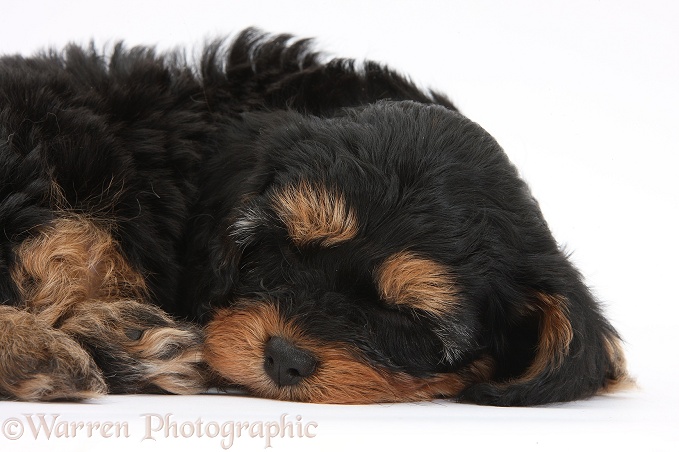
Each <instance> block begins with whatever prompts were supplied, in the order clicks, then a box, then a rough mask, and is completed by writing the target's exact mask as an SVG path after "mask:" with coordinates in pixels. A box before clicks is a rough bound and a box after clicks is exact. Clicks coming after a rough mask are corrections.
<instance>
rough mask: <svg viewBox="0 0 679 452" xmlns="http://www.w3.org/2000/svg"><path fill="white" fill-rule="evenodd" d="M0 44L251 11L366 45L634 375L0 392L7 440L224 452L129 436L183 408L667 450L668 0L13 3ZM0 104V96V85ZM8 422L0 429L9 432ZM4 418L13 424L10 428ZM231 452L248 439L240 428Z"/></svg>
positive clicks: (353, 46)
mask: <svg viewBox="0 0 679 452" xmlns="http://www.w3.org/2000/svg"><path fill="white" fill-rule="evenodd" d="M4 3H5V4H4V5H3V7H2V25H1V26H0V53H22V54H31V53H33V52H34V51H36V50H38V49H43V48H45V47H47V46H50V45H51V46H56V47H61V46H63V45H64V44H66V43H67V42H69V41H75V42H78V43H87V42H88V41H89V40H90V39H91V38H94V39H95V42H96V43H97V44H98V45H104V44H107V43H108V44H110V43H112V42H114V41H116V40H118V39H124V40H125V41H127V42H128V43H129V44H131V45H137V44H151V45H157V46H158V47H159V48H161V49H169V48H173V47H176V46H183V47H187V48H189V49H198V48H199V47H200V45H201V44H202V43H203V42H204V40H205V39H206V38H210V37H217V36H223V35H225V34H228V33H229V32H233V31H237V30H240V29H242V28H244V27H246V26H249V25H256V26H259V27H261V28H263V29H265V30H268V31H272V32H291V33H294V34H296V35H299V36H315V37H317V42H318V47H319V48H321V49H324V50H326V51H328V52H329V53H330V54H333V55H337V56H346V57H354V58H358V59H365V58H369V59H374V60H377V61H380V62H385V63H388V64H390V65H391V66H392V67H394V68H396V69H398V70H400V71H402V72H404V73H407V74H409V75H410V76H411V77H412V78H413V79H414V80H415V81H416V82H417V83H418V84H419V85H421V86H426V87H431V88H435V89H437V90H439V91H442V92H444V93H446V94H448V95H449V96H450V98H451V99H452V100H453V101H454V102H455V103H456V104H457V105H458V107H460V109H461V110H462V111H463V112H464V113H465V114H466V115H467V116H469V117H471V118H472V119H474V120H475V121H477V122H479V123H480V124H481V125H482V126H483V127H485V128H486V129H487V130H488V131H489V132H490V133H491V134H493V135H494V136H495V137H496V138H497V139H498V141H499V142H500V144H501V145H502V146H503V147H504V148H505V150H506V152H507V153H508V154H509V155H510V157H511V158H512V160H513V161H514V162H515V163H516V164H517V166H518V167H519V168H520V170H521V173H522V174H523V176H524V177H525V178H526V179H527V180H528V182H529V183H530V185H531V187H532V189H533V192H534V194H535V196H536V197H537V198H538V200H539V201H540V203H541V206H542V209H543V212H544V214H545V216H546V218H547V220H548V222H549V223H550V226H551V227H552V230H553V232H554V234H555V236H556V238H557V239H558V240H559V242H560V243H562V244H563V245H564V247H565V248H566V249H567V250H568V251H570V252H572V258H573V260H574V261H575V263H576V264H577V265H578V267H579V268H580V269H581V270H582V272H583V274H584V275H585V277H586V279H587V281H588V283H589V284H590V285H591V286H592V288H593V290H594V291H595V293H596V294H597V295H598V297H599V298H600V299H601V300H602V301H603V302H604V303H605V305H606V312H607V314H608V315H609V317H610V319H611V320H612V322H613V323H614V325H615V326H616V327H617V328H618V329H619V330H620V332H621V333H622V335H623V336H624V338H625V339H626V341H627V345H626V349H627V353H628V361H629V367H630V371H631V373H632V374H633V375H635V376H636V377H637V379H638V382H639V386H640V388H639V389H638V390H636V391H633V392H627V393H621V394H617V395H613V396H606V397H597V398H594V399H592V400H589V401H583V402H577V403H571V404H565V405H561V406H550V407H541V408H526V409H506V408H488V407H476V406H466V405H458V404H453V403H450V402H447V401H437V402H433V403H422V404H403V405H378V406H367V407H350V406H320V405H305V404H294V403H284V402H273V401H268V400H258V399H251V398H246V397H237V396H219V395H210V396H200V397H170V396H160V397H159V396H156V397H152V396H131V397H108V398H104V399H102V400H99V401H95V402H91V403H87V404H49V405H40V404H21V403H11V402H0V423H2V424H3V425H4V424H8V421H7V420H8V419H10V418H13V417H17V416H18V418H19V420H20V421H22V422H23V424H24V426H25V428H26V432H24V435H23V436H22V437H21V438H20V439H18V440H14V441H10V440H9V439H7V438H6V436H7V434H4V436H3V433H0V448H1V449H2V450H3V451H5V450H19V449H22V450H24V449H26V448H44V447H45V446H47V447H50V448H54V449H62V450H78V449H82V450H88V449H89V448H91V447H94V446H95V445H96V447H99V448H102V449H109V448H110V449H116V450H117V449H119V448H120V447H121V446H122V447H128V448H131V449H136V448H139V449H144V450H151V449H164V450H167V449H177V450H185V449H187V448H190V447H201V449H204V450H221V449H220V444H219V438H217V439H209V438H206V437H203V438H198V437H197V435H196V434H194V435H193V438H190V439H183V438H178V439H174V438H170V439H167V440H164V439H163V438H162V436H163V433H162V432H160V433H158V434H157V436H156V440H155V441H154V440H145V441H141V438H143V436H144V428H145V427H144V420H143V419H144V418H143V417H142V415H143V414H144V413H156V414H173V415H174V416H175V420H178V421H179V423H180V424H181V422H184V421H192V422H193V421H196V420H197V418H199V417H200V418H201V419H202V420H203V421H204V422H205V423H207V422H209V421H214V422H218V423H224V422H227V421H229V420H232V421H241V422H245V421H247V422H257V421H261V422H266V421H274V420H276V419H278V418H279V417H280V415H281V414H283V413H289V414H291V415H292V416H293V417H294V416H295V415H301V416H302V419H303V422H309V421H313V422H316V423H318V425H319V426H318V428H316V429H315V432H316V437H315V438H302V439H299V438H297V439H285V438H284V439H281V438H277V439H275V440H273V441H272V446H273V450H299V449H304V450H330V449H337V450H351V449H364V448H365V449H368V448H378V447H379V448H380V449H382V448H385V449H388V448H393V449H398V450H406V449H413V448H414V449H416V450H433V449H440V450H448V449H450V450H459V449H461V448H465V449H469V448H474V449H475V450H484V449H487V448H491V447H493V448H498V447H503V448H505V449H509V450H561V449H563V450H566V449H568V450H572V449H574V448H579V449H583V450H596V449H597V448H599V449H603V448H605V449H607V450H615V449H618V450H619V449H622V450H677V448H679V433H677V430H678V426H679V422H678V421H679V415H678V408H677V406H678V404H679V390H678V389H677V388H678V387H679V386H678V385H677V383H676V382H675V378H676V373H677V372H676V371H677V369H678V366H677V364H676V359H677V358H678V356H677V355H678V354H677V352H676V351H675V350H676V348H675V334H676V332H677V329H678V327H679V321H678V320H677V313H678V309H677V304H678V302H679V296H678V295H677V291H676V289H675V287H674V284H675V282H676V280H677V270H679V266H678V265H677V262H676V259H677V258H678V256H679V246H678V244H677V242H678V240H677V235H676V232H677V230H678V226H679V221H678V217H679V189H678V183H677V176H676V171H677V170H676V165H677V160H678V159H677V151H678V150H679V149H678V147H679V125H678V123H679V114H678V112H677V108H678V106H679V88H678V87H677V86H678V83H679V6H677V5H679V4H677V3H676V2H673V1H665V2H663V1H651V0H643V1H637V2H632V1H615V0H610V1H595V0H588V1H580V0H577V1H574V0H570V1H563V2H559V1H557V2H552V1H537V0H536V1H513V2H491V1H467V2H457V1H424V0H418V1H413V2H405V1H395V0H385V1H372V2H371V1H368V0H363V1H355V0H351V1H341V2H340V1H335V2H329V1H287V2H286V1H282V0H279V1H242V2H240V1H221V2H217V1H213V2H207V1H183V2H177V1H170V0H166V1H163V2H157V3H153V2H141V1H138V0H133V1H128V0H116V1H109V2H106V3H105V4H104V3H103V2H94V1H91V0H90V1H68V2H66V1H63V2H58V1H49V2H48V1H44V2H41V1H27V0H23V1H21V2H19V1H11V2H4ZM0 102H1V100H0ZM35 413H54V414H58V415H59V416H60V417H59V418H58V420H67V421H75V422H84V421H87V420H90V419H93V420H98V421H101V422H104V421H110V422H123V421H125V422H128V423H129V426H130V427H129V429H130V438H127V439H112V438H101V437H97V435H93V437H92V438H86V437H84V435H82V434H80V435H78V436H77V437H76V438H54V437H52V438H51V439H49V440H48V439H45V438H44V437H40V438H39V439H38V440H34V439H33V438H32V435H31V434H30V432H29V430H30V429H29V426H28V425H27V424H26V423H27V420H26V419H25V417H22V416H23V415H24V414H35ZM7 428H9V427H7ZM10 433H11V432H10ZM244 435H245V436H244V437H242V438H237V439H236V441H235V443H234V446H233V447H232V449H231V450H243V449H246V450H264V447H265V443H264V441H263V439H260V438H254V439H253V438H250V437H249V436H247V433H245V434H244Z"/></svg>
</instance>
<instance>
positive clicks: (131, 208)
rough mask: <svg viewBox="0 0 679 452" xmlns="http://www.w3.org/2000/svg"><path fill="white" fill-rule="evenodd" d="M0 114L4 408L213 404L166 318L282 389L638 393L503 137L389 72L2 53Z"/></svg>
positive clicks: (229, 363)
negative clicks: (49, 339) (107, 395)
mask: <svg viewBox="0 0 679 452" xmlns="http://www.w3.org/2000/svg"><path fill="white" fill-rule="evenodd" d="M0 98H2V99H3V103H2V105H0V124H1V125H2V135H3V137H2V138H3V140H2V143H0V158H1V159H2V160H3V165H2V169H1V170H0V171H3V174H2V175H1V177H2V181H3V184H2V192H0V199H2V203H1V204H0V222H2V223H3V229H4V231H5V234H4V237H3V238H2V239H1V240H2V255H0V264H1V265H2V272H1V273H0V290H1V291H2V301H3V303H4V306H2V309H3V311H4V312H3V317H2V318H3V333H2V338H1V341H2V346H3V350H5V351H4V352H3V356H2V360H0V361H1V362H0V366H2V368H0V393H2V394H4V395H6V396H10V397H17V398H23V399H47V398H58V397H75V398H79V397H85V396H87V395H88V394H90V393H91V392H93V391H94V392H100V391H102V390H104V385H108V387H109V389H112V390H114V391H130V392H134V391H146V390H150V389H155V390H158V389H160V390H163V391H169V392H180V393H183V392H195V391H198V390H200V389H202V388H203V385H204V382H203V377H202V373H201V372H200V369H199V366H200V362H201V361H202V355H201V353H200V350H199V346H198V343H199V341H200V340H201V338H200V335H201V333H200V332H198V331H197V330H196V328H195V327H194V326H192V325H190V324H186V323H176V322H175V321H173V320H172V319H170V318H169V317H167V315H166V314H165V313H169V314H171V315H173V316H177V317H183V318H185V319H188V320H193V321H198V322H202V323H205V324H206V329H205V344H206V345H205V349H204V354H205V356H204V358H205V360H206V361H207V364H208V365H209V366H210V368H211V369H212V371H213V372H214V373H215V374H216V375H217V377H218V378H219V379H220V380H222V381H224V382H225V383H228V384H238V385H242V386H244V387H246V388H247V389H249V390H251V391H252V392H253V393H255V394H258V395H262V396H267V397H275V398H283V399H294V400H303V401H315V402H340V403H342V402H345V403H361V402H380V401H398V400H420V399H426V398H432V397H437V396H455V397H460V398H461V399H463V400H469V401H474V402H478V403H488V404H497V405H529V404H540V403H548V402H554V401H564V400H572V399H576V398H580V397H586V396H589V395H591V394H594V393H596V392H597V391H599V390H601V389H604V388H608V387H611V385H612V384H616V383H619V382H620V381H622V380H624V378H625V371H624V363H623V361H622V359H623V358H622V353H621V351H620V349H619V345H618V342H619V340H618V337H617V334H616V333H615V331H614V330H613V329H612V328H611V327H610V325H609V324H608V323H607V322H606V321H605V319H603V317H602V316H601V314H600V311H599V309H598V307H597V305H596V303H595V301H594V300H593V299H592V296H591V295H590V293H589V292H588V290H587V289H586V287H585V286H584V284H583V283H582V281H581V278H580V276H579V274H578V273H577V271H576V270H575V269H574V268H573V267H572V265H571V264H570V263H569V262H568V260H567V259H566V257H565V256H564V255H563V253H562V252H561V251H560V250H559V249H558V247H557V245H556V243H555V242H554V240H553V239H552V237H551V234H550V232H549V229H548V227H547V225H546V223H545V221H544V220H543V218H542V215H541V213H540V211H539V208H538V205H537V203H536V202H535V201H534V200H533V199H532V197H531V196H530V193H529V191H528V189H527V187H526V185H525V184H524V183H523V182H522V181H521V180H520V179H519V177H518V175H517V172H516V170H515V169H514V167H513V166H512V165H511V164H510V162H509V161H508V160H507V158H506V156H505V154H504V153H503V152H502V150H501V149H500V147H499V146H498V145H497V144H496V143H495V141H494V140H493V139H492V138H491V137H490V136H489V135H488V134H487V133H486V132H485V131H483V130H482V129H481V128H480V127H478V126H477V125H476V124H474V123H472V122H471V121H469V120H468V119H466V118H465V117H464V116H462V115H460V114H459V113H458V112H457V111H456V109H455V108H454V107H453V105H452V104H451V103H450V102H449V101H447V100H446V99H445V98H444V97H443V96H440V95H437V94H433V93H425V92H422V91H421V90H419V89H417V88H416V87H415V86H414V85H413V84H411V83H410V82H409V81H407V80H406V79H404V78H402V77H400V76H398V75H397V74H395V73H393V72H391V71H389V70H387V69H385V68H383V67H380V66H378V65H375V64H371V63H368V64H366V65H365V66H363V67H361V68H355V67H354V65H353V64H352V63H351V62H349V61H342V60H333V61H331V62H328V63H322V62H321V59H320V58H319V57H318V56H317V55H315V54H313V53H310V52H309V50H308V44H307V43H306V42H304V41H296V42H292V41H290V39H289V37H286V36H281V37H276V38H270V39H269V38H265V37H262V36H260V35H258V34H256V33H255V32H253V31H247V32H244V33H243V34H241V35H240V36H239V37H238V38H237V39H236V40H235V41H234V43H233V44H232V45H231V47H230V48H229V49H228V51H226V52H225V51H224V50H223V46H220V45H214V46H211V47H208V49H207V50H206V52H205V53H204V56H203V59H202V63H201V68H200V73H199V74H196V73H195V72H194V71H192V70H191V69H189V68H186V66H184V65H183V64H181V63H180V62H179V59H178V58H177V57H176V56H174V57H155V56H154V55H153V53H152V52H150V51H148V50H144V49H140V50H132V51H123V50H121V49H117V50H116V51H115V52H114V55H113V56H112V57H111V58H110V61H103V60H102V59H101V57H99V56H98V55H96V53H94V52H92V51H83V50H81V49H78V48H71V49H70V50H68V51H67V52H65V54H64V55H59V56H47V57H42V58H36V59H30V60H24V59H21V58H5V59H3V60H2V61H1V62H0ZM65 250H70V254H69V252H67V251H65ZM73 250H75V251H73ZM97 250H99V251H97ZM95 251H97V252H95ZM34 257H35V258H34ZM69 259H70V260H69ZM41 263H43V264H45V265H42V264H41ZM48 263H52V264H53V265H48ZM63 263H66V264H67V265H57V264H63ZM74 268H75V269H76V270H73V269H74ZM69 271H70V272H71V273H68V272H69ZM158 308H162V310H163V311H164V312H163V311H161V310H159V309H158ZM31 322H33V323H35V325H38V326H35V328H37V329H39V330H40V331H41V334H44V335H46V336H49V335H52V336H55V337H56V336H59V337H61V336H60V335H63V337H64V342H63V343H64V344H65V345H64V347H62V348H64V350H61V351H59V353H61V354H65V355H68V354H69V353H70V354H71V355H77V356H78V359H79V361H78V362H81V364H80V366H79V367H78V368H77V369H68V368H66V369H65V368H64V366H61V367H59V366H54V365H52V364H53V363H54V362H55V361H54V359H51V358H50V356H56V357H58V356H60V355H59V353H57V352H55V351H51V350H46V348H45V346H44V344H43V343H42V342H40V341H38V340H37V339H30V338H27V337H26V336H25V335H22V334H21V328H23V326H22V325H26V324H28V323H31ZM102 337H105V338H106V340H105V341H102V340H101V338H102ZM167 337H171V338H173V339H172V340H167V339H164V338H167ZM69 341H70V342H69ZM101 342H104V343H105V344H106V346H103V345H102V344H101ZM22 350H24V352H21V353H20V351H22ZM25 350H28V352H27V353H26V352H25ZM55 359H56V358H55ZM22 360H23V361H22ZM18 362H21V369H23V370H22V371H17V370H16V367H15V366H16V365H17V363H18ZM32 368H36V370H34V371H32ZM55 369H56V370H55ZM32 372H33V373H34V372H38V373H39V375H41V377H40V378H41V379H36V378H34V377H32V376H31V375H33V373H32ZM59 372H61V374H59ZM83 375H85V376H83ZM151 375H152V376H153V377H150V376H151ZM121 376H124V378H122V377H121ZM48 380H50V383H49V384H48V383H46V382H47V381H48ZM72 381H78V382H81V383H80V386H78V385H75V386H74V385H73V384H72V383H69V382H72ZM149 383H150V384H149ZM69 384H70V386H69ZM50 385H51V386H50ZM60 385H61V386H60ZM50 388H52V389H50ZM55 388H56V389H55Z"/></svg>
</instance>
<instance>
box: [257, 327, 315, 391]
mask: <svg viewBox="0 0 679 452" xmlns="http://www.w3.org/2000/svg"><path fill="white" fill-rule="evenodd" d="M317 366H318V360H317V359H316V358H315V357H314V355H312V354H311V353H309V352H308V351H306V350H304V349H301V348H299V347H297V346H295V345H294V344H292V343H290V342H288V341H287V340H285V339H283V338H282V337H278V336H274V337H272V338H271V339H269V341H268V342H267V343H266V346H265V347H264V370H265V371H266V373H267V375H268V376H269V377H270V378H271V379H272V380H273V381H274V382H275V383H276V384H277V385H278V386H294V385H296V384H298V383H299V382H300V381H302V380H303V379H304V378H306V377H309V376H311V375H312V374H313V373H314V372H315V371H316V367H317Z"/></svg>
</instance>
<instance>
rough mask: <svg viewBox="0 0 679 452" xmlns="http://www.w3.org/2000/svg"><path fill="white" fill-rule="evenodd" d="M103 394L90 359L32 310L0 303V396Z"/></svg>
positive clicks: (37, 397) (45, 397) (29, 397)
mask: <svg viewBox="0 0 679 452" xmlns="http://www.w3.org/2000/svg"><path fill="white" fill-rule="evenodd" d="M105 392H106V384H105V383H104V379H103V376H102V375H101V372H100V371H99V369H98V368H97V366H96V365H95V363H94V361H93V360H92V358H91V357H90V356H89V355H88V354H87V352H86V351H85V350H83V349H82V348H81V347H80V345H79V344H78V343H77V342H75V341H74V340H73V339H71V338H70V337H68V336H67V335H66V334H64V333H63V332H61V331H59V330H55V329H53V328H51V327H50V326H49V325H48V324H47V323H46V322H43V321H41V320H40V319H38V318H37V317H36V316H34V315H33V314H31V313H29V312H26V311H20V310H18V309H15V308H13V307H10V306H0V395H1V396H5V397H10V398H13V399H18V400H25V401H40V400H55V399H85V398H90V397H95V396H97V395H100V394H103V393H105Z"/></svg>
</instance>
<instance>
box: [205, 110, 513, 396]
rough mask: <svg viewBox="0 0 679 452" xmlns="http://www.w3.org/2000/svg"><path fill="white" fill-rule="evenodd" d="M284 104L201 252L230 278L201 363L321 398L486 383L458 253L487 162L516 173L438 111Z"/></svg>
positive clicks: (469, 232)
mask: <svg viewBox="0 0 679 452" xmlns="http://www.w3.org/2000/svg"><path fill="white" fill-rule="evenodd" d="M285 115H287V116H285V117H284V118H281V117H276V118H270V119H269V120H267V121H263V120H262V119H261V118H258V119H254V118H251V119H250V120H253V121H256V122H257V124H258V126H257V128H258V136H257V138H256V143H255V144H254V145H253V144H249V145H248V146H249V147H248V149H249V152H251V153H254V154H256V155H257V157H256V158H254V159H253V158H252V157H248V158H250V159H252V160H253V161H254V160H256V161H257V165H259V169H257V170H253V171H252V174H250V175H249V176H248V177H247V178H246V179H243V183H242V184H241V187H249V188H242V190H245V191H247V192H243V193H241V194H240V195H239V196H238V199H240V202H239V203H238V204H236V205H234V206H229V208H228V209H227V211H226V212H224V215H225V217H226V218H227V221H225V222H224V223H223V224H222V229H223V230H222V231H218V233H217V236H218V237H219V243H218V244H216V245H215V246H217V247H220V251H219V252H214V253H212V255H213V256H220V257H219V259H220V262H218V263H217V265H215V266H214V267H215V268H219V269H221V271H223V272H224V273H226V275H225V278H226V279H228V281H229V283H228V284H227V288H225V289H223V293H222V294H221V296H222V300H221V304H222V306H221V307H218V308H217V309H216V310H215V311H214V312H213V315H212V317H211V320H210V321H209V323H208V326H207V339H206V357H207V360H208V362H209V364H210V365H211V367H212V368H213V369H214V370H215V371H216V372H217V373H218V374H219V375H220V376H221V377H223V378H224V379H225V380H226V381H228V382H230V383H235V384H238V385H242V386H244V387H245V388H247V389H248V390H250V391H251V392H253V393H254V394H257V395H260V396H264V397H270V398H279V399H288V400H299V401H310V402H329V403H371V402H382V401H405V400H421V399H429V398H433V397H437V396H452V395H455V394H457V393H458V392H459V391H460V390H461V389H463V388H464V387H465V386H467V385H469V384H471V383H473V382H477V381H482V380H486V379H488V378H489V376H490V374H491V373H492V363H491V361H490V360H489V359H488V357H487V356H486V355H485V353H484V351H483V347H482V345H481V344H480V343H479V342H478V340H479V335H480V333H481V331H480V330H481V328H480V325H479V320H478V317H479V311H480V310H481V309H482V307H481V306H473V305H470V303H468V302H467V300H469V299H470V298H471V296H472V295H470V294H471V293H472V292H473V291H477V290H480V287H481V286H482V284H481V283H479V278H480V276H479V275H478V274H477V273H478V272H479V270H478V268H477V266H478V265H480V263H479V262H474V261H475V258H470V257H469V256H470V255H472V254H473V253H475V252H476V251H478V248H479V247H481V246H482V245H481V242H482V236H481V235H482V234H481V233H482V230H481V229H479V228H477V226H478V225H475V224H474V221H475V219H476V218H477V217H476V215H477V212H476V210H475V209H476V207H478V206H477V205H475V202H477V201H479V200H481V201H483V198H484V196H486V195H485V194H484V195H479V190H483V189H484V186H485V185H488V184H489V182H488V181H487V180H486V178H487V173H488V171H491V172H493V171H496V170H497V171H504V172H508V173H509V174H510V175H512V174H513V168H511V166H510V165H509V164H508V163H507V161H506V159H505V157H504V154H503V153H502V151H501V150H500V149H499V148H498V147H497V145H496V144H495V142H494V141H493V140H492V139H491V138H490V137H489V136H488V135H487V134H486V133H485V132H484V131H483V130H481V129H480V128H479V127H478V126H476V125H475V124H473V123H472V122H471V121H469V120H467V119H466V118H464V117H462V116H460V115H458V114H457V113H454V112H451V111H449V110H446V109H443V108H439V107H432V106H423V105H418V104H414V103H387V102H385V103H380V104H376V105H373V106H370V107H366V108H363V109H360V110H356V111H350V112H348V113H347V114H346V115H345V116H342V117H335V118H329V119H328V118H324V119H321V118H309V117H302V116H300V115H297V114H292V113H290V114H287V113H286V114H285ZM264 123H267V124H275V125H272V126H269V127H270V130H265V129H266V128H264V131H262V130H263V128H262V124H264ZM253 174H254V175H253ZM495 176H497V174H495ZM253 178H254V179H256V180H258V181H260V182H261V183H260V184H254V185H253V184H252V180H253ZM248 184H249V185H248ZM492 184H496V182H492ZM257 185H259V186H257ZM253 186H257V188H256V189H254V190H253V188H252V187H253ZM498 190H501V188H500V189H498ZM505 195H506V196H511V193H505ZM476 260H478V258H476Z"/></svg>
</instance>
